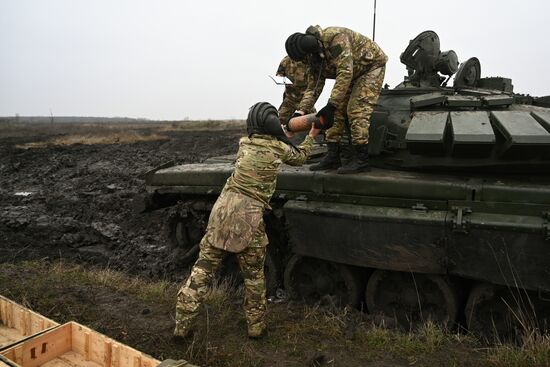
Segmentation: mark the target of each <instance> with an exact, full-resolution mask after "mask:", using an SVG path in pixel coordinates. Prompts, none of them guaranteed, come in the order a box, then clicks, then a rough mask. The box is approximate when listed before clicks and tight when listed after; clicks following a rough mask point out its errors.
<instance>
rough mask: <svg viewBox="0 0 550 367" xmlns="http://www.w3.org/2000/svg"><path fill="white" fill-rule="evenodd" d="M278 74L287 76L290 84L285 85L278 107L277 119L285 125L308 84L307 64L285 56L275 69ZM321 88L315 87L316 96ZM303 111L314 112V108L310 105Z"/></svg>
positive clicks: (296, 107)
mask: <svg viewBox="0 0 550 367" xmlns="http://www.w3.org/2000/svg"><path fill="white" fill-rule="evenodd" d="M277 75H278V76H284V77H286V78H288V79H289V80H290V81H291V82H292V84H289V85H286V86H285V92H284V93H283V102H282V103H281V106H280V107H279V121H280V122H281V124H283V125H285V124H286V123H287V122H288V120H289V119H290V117H291V116H292V114H293V113H294V111H296V110H297V109H298V106H299V105H300V102H301V101H302V98H303V97H304V93H305V91H306V89H307V85H308V80H307V78H308V75H309V74H308V73H307V65H306V64H305V63H304V62H302V61H294V60H292V59H291V58H290V57H288V56H285V57H284V58H283V59H282V60H281V63H280V64H279V68H278V69H277ZM322 90H323V87H322V86H321V88H319V87H318V88H317V89H316V90H315V94H316V97H315V98H318V97H319V94H320V93H321V91H322ZM304 112H305V113H313V112H315V108H314V107H313V106H312V107H311V109H309V110H305V111H304Z"/></svg>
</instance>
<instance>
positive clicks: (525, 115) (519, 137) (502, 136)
mask: <svg viewBox="0 0 550 367" xmlns="http://www.w3.org/2000/svg"><path fill="white" fill-rule="evenodd" d="M491 121H492V122H493V124H494V126H495V128H496V130H497V131H498V134H497V143H498V145H499V148H498V149H499V150H498V154H499V155H500V156H503V157H506V158H533V157H536V156H538V155H540V154H541V153H542V152H544V151H545V150H548V149H549V147H550V133H549V132H548V131H547V130H546V129H545V128H544V127H542V125H541V124H540V123H539V121H537V119H536V118H535V117H533V116H532V115H531V114H530V113H529V112H527V111H525V112H524V111H493V112H491Z"/></svg>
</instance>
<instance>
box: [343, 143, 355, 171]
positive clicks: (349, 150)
mask: <svg viewBox="0 0 550 367" xmlns="http://www.w3.org/2000/svg"><path fill="white" fill-rule="evenodd" d="M354 156H355V151H354V150H353V146H352V145H351V144H349V143H348V144H342V143H340V162H342V166H345V165H347V164H348V163H349V162H350V161H351V160H352V159H353V157H354Z"/></svg>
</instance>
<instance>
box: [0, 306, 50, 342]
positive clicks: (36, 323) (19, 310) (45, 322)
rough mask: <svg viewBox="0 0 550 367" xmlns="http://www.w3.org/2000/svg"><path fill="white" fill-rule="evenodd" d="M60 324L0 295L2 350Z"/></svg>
mask: <svg viewBox="0 0 550 367" xmlns="http://www.w3.org/2000/svg"><path fill="white" fill-rule="evenodd" d="M58 325H59V324H58V323H57V322H55V321H52V320H50V319H48V318H46V317H44V316H42V315H40V314H38V313H36V312H33V311H31V310H29V309H28V308H26V307H23V306H21V305H19V304H17V303H15V302H13V301H11V300H9V299H7V298H5V297H2V296H0V350H2V348H5V347H6V346H8V345H11V344H13V343H15V342H17V341H19V340H21V339H23V338H25V337H27V336H30V335H34V334H37V333H39V332H41V331H44V330H47V329H50V328H52V327H55V326H58Z"/></svg>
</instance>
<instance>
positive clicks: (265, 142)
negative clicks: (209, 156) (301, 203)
mask: <svg viewBox="0 0 550 367" xmlns="http://www.w3.org/2000/svg"><path fill="white" fill-rule="evenodd" d="M313 143H314V141H313V139H312V138H311V137H310V136H309V135H308V136H306V138H305V139H304V142H303V143H302V144H301V145H300V146H298V149H296V148H294V147H291V146H289V145H288V144H286V143H283V142H282V141H279V140H277V138H274V137H273V136H270V135H252V137H243V138H241V140H240V141H239V151H238V153H237V161H236V162H235V170H234V171H233V174H232V175H231V176H230V177H229V178H228V179H227V182H226V184H225V187H224V190H230V191H235V192H240V193H242V194H244V195H246V196H248V197H251V198H253V199H256V200H258V201H260V202H261V203H262V204H264V206H265V207H266V208H268V209H269V208H270V206H269V200H271V196H272V195H273V192H275V186H276V185H277V173H278V172H279V169H280V168H281V165H282V164H283V163H286V164H289V165H292V166H300V165H302V164H303V163H304V162H305V161H306V159H307V156H308V154H309V151H310V150H311V147H312V146H313Z"/></svg>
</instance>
